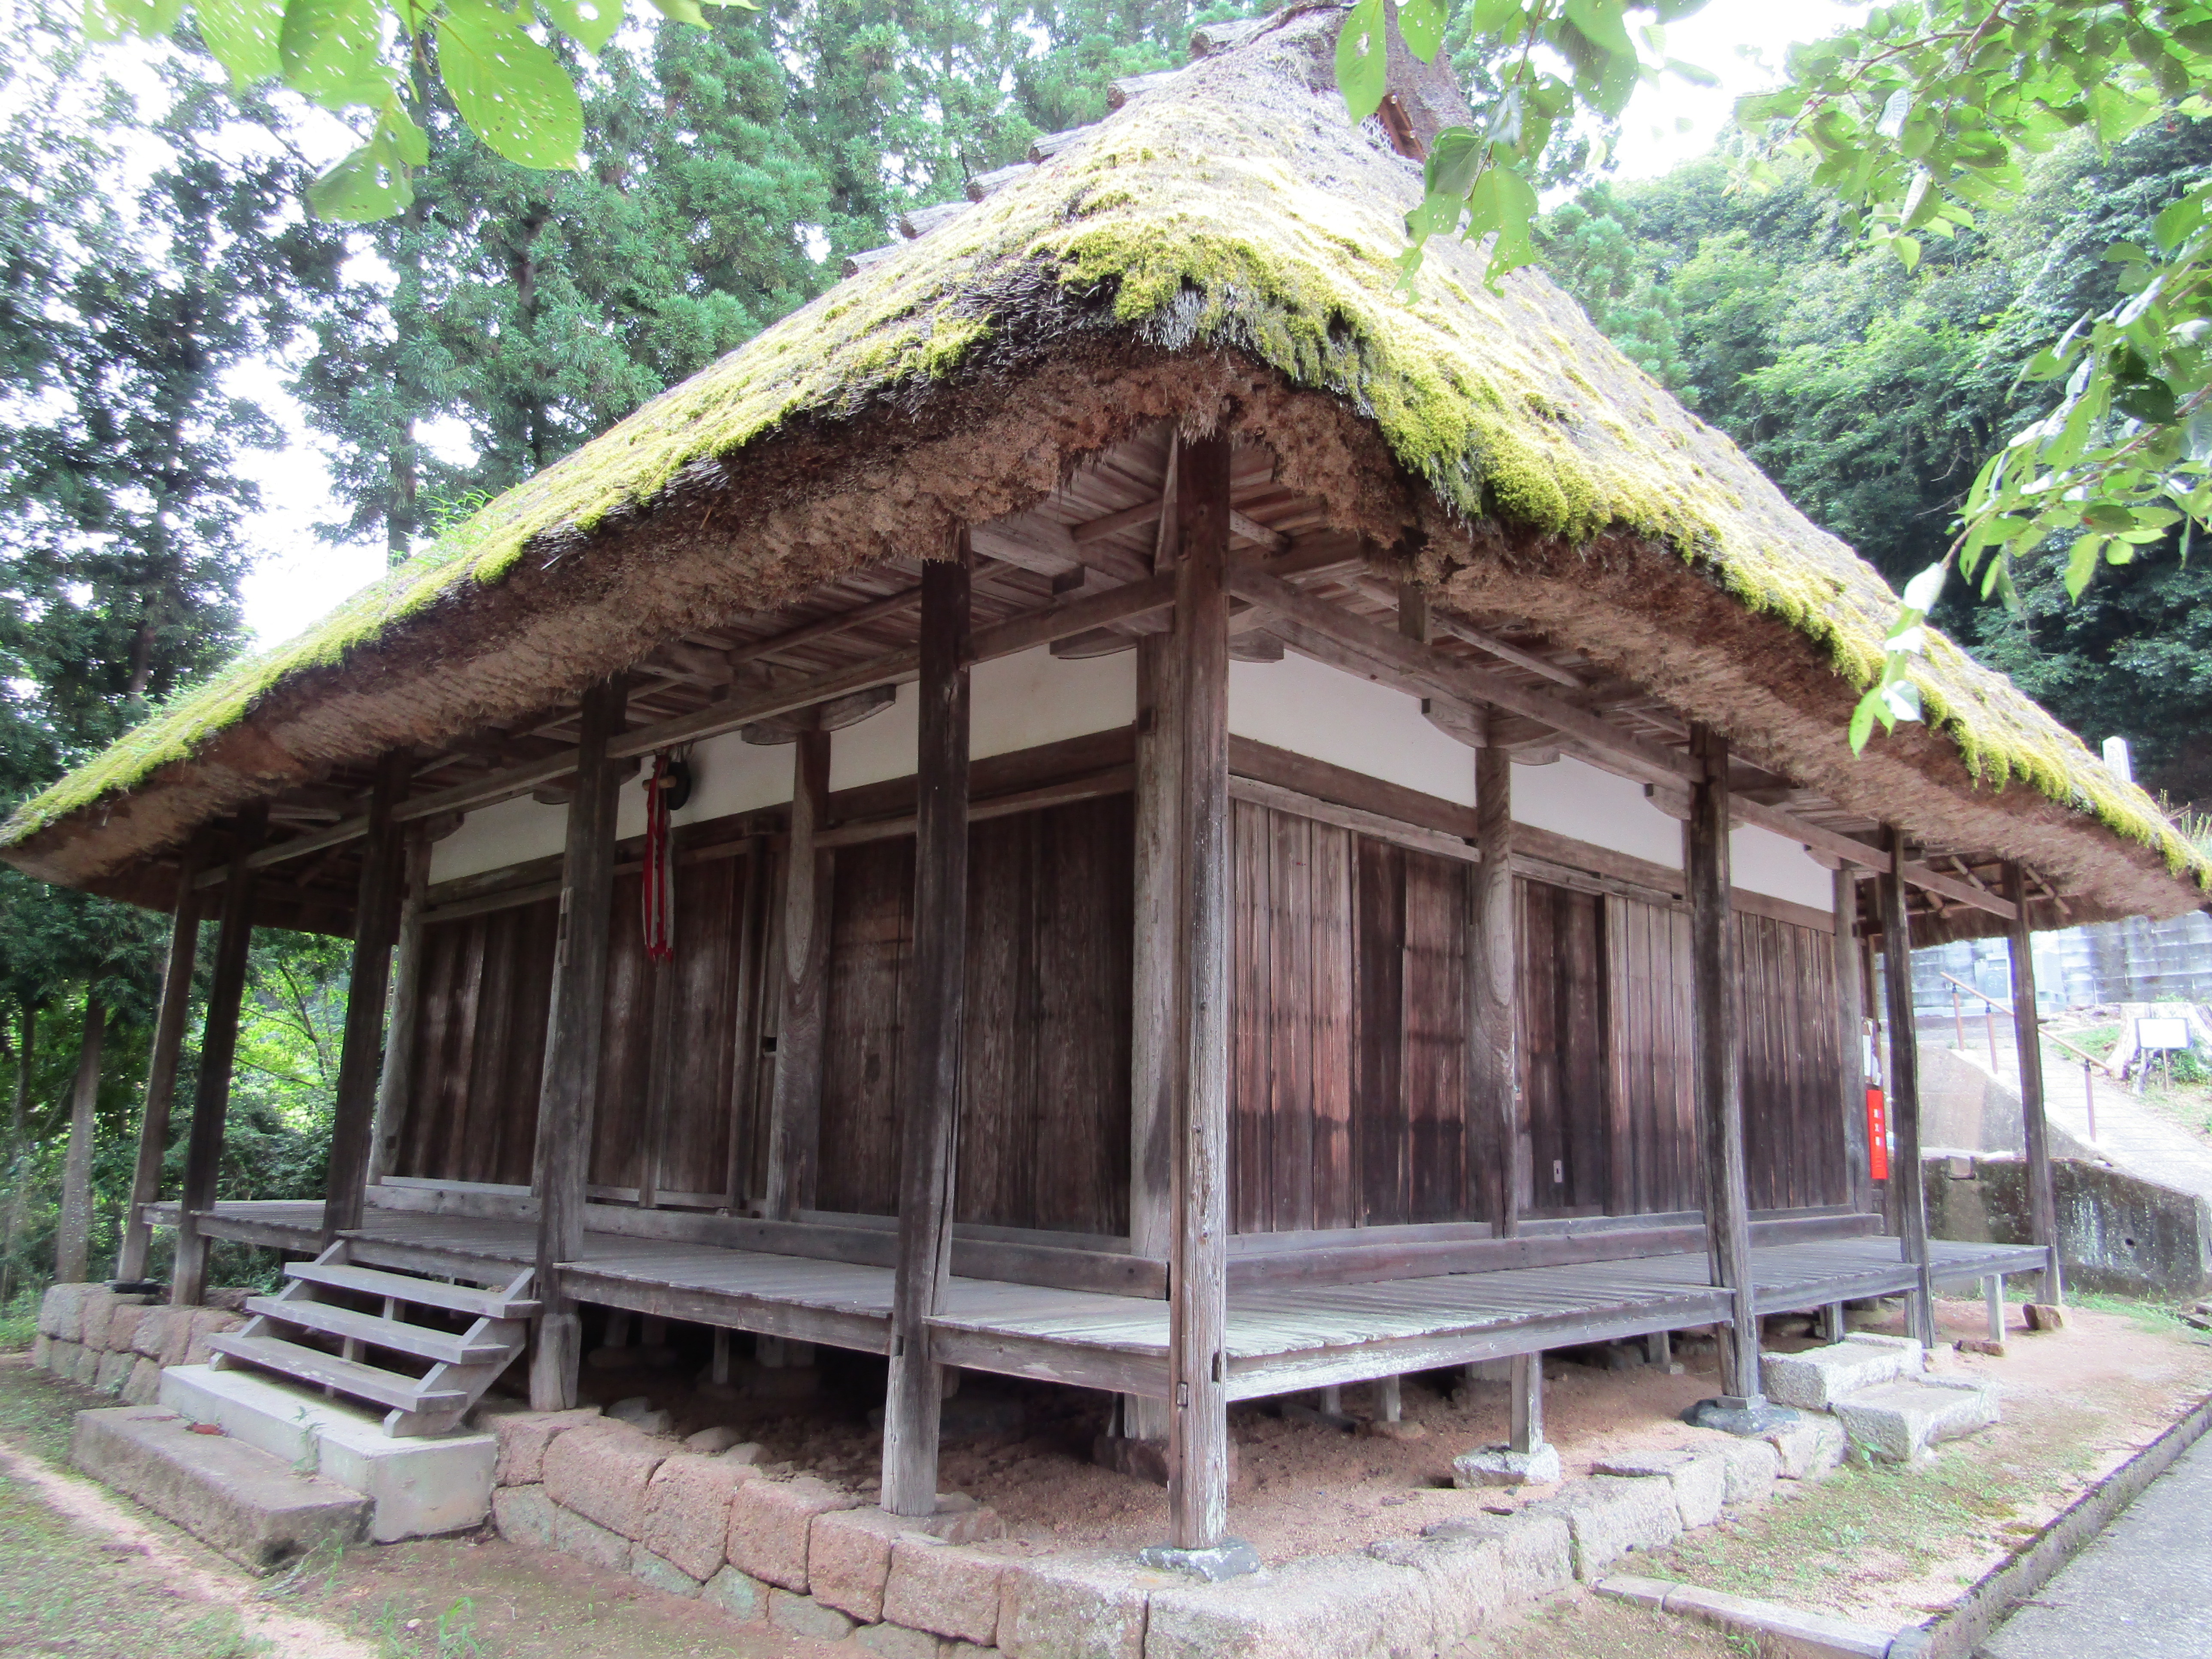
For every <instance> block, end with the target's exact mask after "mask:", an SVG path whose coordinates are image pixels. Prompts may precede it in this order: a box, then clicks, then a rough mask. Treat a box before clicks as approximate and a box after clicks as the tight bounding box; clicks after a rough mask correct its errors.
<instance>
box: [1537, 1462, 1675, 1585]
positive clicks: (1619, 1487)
mask: <svg viewBox="0 0 2212 1659" xmlns="http://www.w3.org/2000/svg"><path fill="white" fill-rule="evenodd" d="M1526 1512H1533V1513H1534V1514H1537V1515H1550V1516H1558V1517H1559V1519H1561V1520H1563V1521H1565V1522H1566V1523H1567V1528H1568V1533H1569V1536H1570V1537H1571V1540H1572V1543H1573V1563H1574V1573H1575V1577H1577V1578H1578V1579H1580V1580H1581V1581H1582V1582H1583V1583H1585V1584H1587V1583H1594V1582H1595V1580H1597V1579H1599V1578H1601V1577H1604V1576H1605V1571H1606V1569H1607V1567H1609V1566H1611V1565H1613V1563H1614V1562H1615V1561H1617V1560H1619V1559H1620V1558H1621V1557H1622V1556H1624V1555H1626V1554H1627V1553H1630V1552H1631V1551H1632V1550H1654V1549H1660V1548H1663V1547H1665V1546H1667V1545H1668V1544H1671V1543H1673V1542H1674V1541H1675V1540H1676V1539H1677V1538H1679V1537H1680V1536H1681V1535H1682V1514H1681V1511H1680V1510H1679V1509H1677V1508H1676V1507H1675V1505H1674V1485H1673V1483H1672V1482H1671V1481H1668V1480H1650V1479H1624V1478H1623V1477H1621V1476H1619V1475H1610V1474H1599V1475H1592V1476H1591V1477H1590V1478H1589V1479H1588V1480H1571V1481H1569V1482H1568V1483H1567V1484H1566V1485H1565V1486H1562V1487H1561V1488H1560V1489H1559V1492H1557V1493H1556V1494H1554V1495H1553V1496H1552V1497H1550V1498H1540V1499H1538V1500H1537V1501H1536V1502H1535V1503H1534V1504H1529V1505H1528V1510H1527V1511H1526Z"/></svg>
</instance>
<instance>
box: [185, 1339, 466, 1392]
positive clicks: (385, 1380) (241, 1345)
mask: <svg viewBox="0 0 2212 1659" xmlns="http://www.w3.org/2000/svg"><path fill="white" fill-rule="evenodd" d="M208 1346H210V1347H211V1348H213V1349H214V1350H215V1351H216V1352H217V1353H222V1354H228V1355H229V1356H230V1357H231V1358H234V1359H243V1360H245V1361H246V1362H247V1363H248V1364H255V1365H258V1366H260V1367H261V1368H262V1370H270V1371H276V1372H277V1373H278V1374H279V1375H281V1376H289V1377H293V1378H295V1379H296V1380H297V1381H299V1382H301V1383H314V1384H316V1385H317V1386H318V1387H324V1386H327V1387H330V1388H333V1389H337V1391H338V1392H339V1393H340V1394H349V1395H353V1396H355V1397H356V1399H360V1400H374V1401H375V1402H376V1403H377V1404H378V1405H380V1406H389V1407H392V1408H393V1409H394V1410H396V1411H404V1412H435V1411H459V1410H460V1409H461V1408H463V1407H465V1406H466V1405H467V1404H468V1403H469V1395H468V1391H467V1390H466V1389H446V1388H441V1389H432V1390H430V1391H428V1392H427V1393H426V1392H424V1390H423V1389H422V1384H421V1383H418V1382H417V1381H416V1379H415V1378H413V1377H411V1376H400V1375H399V1374H398V1372H397V1371H386V1370H378V1369H377V1368H376V1367H375V1366H374V1365H363V1364H360V1363H358V1362H357V1361H355V1360H351V1359H340V1358H337V1356H336V1355H335V1354H327V1353H325V1352H322V1351H321V1350H320V1349H318V1348H305V1347H301V1346H300V1345H299V1344H298V1343H296V1342H286V1341H283V1340H281V1339H279V1338H276V1337H273V1336H240V1335H239V1334H237V1333H236V1332H235V1331H222V1332H217V1333H216V1334H212V1335H210V1337H209V1338H208Z"/></svg>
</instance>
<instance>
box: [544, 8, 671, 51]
mask: <svg viewBox="0 0 2212 1659" xmlns="http://www.w3.org/2000/svg"><path fill="white" fill-rule="evenodd" d="M538 9H540V10H542V11H543V12H544V14H545V18H546V21H548V22H550V23H551V24H552V25H553V27H555V28H556V29H558V30H560V31H561V33H563V34H565V35H567V36H568V38H569V39H570V40H574V42H575V43H576V44H577V45H578V46H581V47H582V48H583V49H584V50H585V51H586V52H590V53H591V54H592V57H594V58H596V57H598V56H599V53H601V52H604V51H605V50H606V45H607V42H608V41H610V40H613V39H614V36H615V31H616V30H617V29H618V28H620V27H622V19H623V6H622V0H538ZM700 21H702V22H704V21H706V20H705V19H703V18H702V19H701V20H700Z"/></svg>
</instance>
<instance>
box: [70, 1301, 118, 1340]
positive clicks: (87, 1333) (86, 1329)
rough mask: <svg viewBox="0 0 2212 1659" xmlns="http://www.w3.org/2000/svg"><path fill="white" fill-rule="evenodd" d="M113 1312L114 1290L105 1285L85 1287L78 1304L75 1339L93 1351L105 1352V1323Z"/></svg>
mask: <svg viewBox="0 0 2212 1659" xmlns="http://www.w3.org/2000/svg"><path fill="white" fill-rule="evenodd" d="M114 1312H115V1292H114V1291H111V1290H109V1289H108V1288H107V1286H106V1285H88V1286H86V1288H85V1292H84V1301H83V1303H82V1304H81V1305H80V1308H79V1311H78V1315H77V1319H78V1330H77V1336H76V1340H78V1341H80V1342H82V1343H83V1344H84V1346H86V1347H88V1348H90V1349H91V1350H92V1351H93V1352H94V1353H106V1352H107V1324H108V1321H109V1319H110V1318H111V1317H112V1316H113V1315H114Z"/></svg>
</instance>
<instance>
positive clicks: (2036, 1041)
mask: <svg viewBox="0 0 2212 1659" xmlns="http://www.w3.org/2000/svg"><path fill="white" fill-rule="evenodd" d="M2004 893H2005V896H2006V897H2007V898H2008V899H2010V900H2011V901H2012V902H2013V904H2014V906H2015V910H2016V914H2015V915H2014V917H2013V921H2012V925H2011V928H2010V931H2009V932H2008V934H2007V935H2006V945H2007V947H2008V951H2009V952H2010V954H2011V957H2012V1030H2013V1041H2014V1042H2015V1044H2017V1045H2018V1047H2019V1049H2020V1111H2021V1127H2022V1129H2023V1131H2024V1132H2025V1135H2026V1146H2027V1230H2028V1237H2029V1238H2030V1239H2031V1240H2033V1242H2034V1243H2038V1244H2040V1245H2042V1246H2043V1247H2044V1249H2046V1250H2048V1251H2050V1252H2051V1258H2050V1263H2049V1265H2048V1266H2046V1267H2045V1268H2044V1270H2043V1299H2044V1301H2045V1303H2047V1304H2051V1306H2054V1307H2055V1306H2057V1304H2059V1302H2060V1301H2062V1300H2063V1297H2064V1296H2065V1285H2064V1283H2063V1276H2062V1275H2061V1273H2060V1272H2059V1267H2058V1200H2057V1194H2056V1193H2055V1192H2054V1191H2053V1190H2052V1188H2051V1126H2050V1124H2049V1123H2048V1122H2046V1121H2045V1118H2044V1114H2043V1033H2042V1030H2041V1023H2040V1021H2039V1018H2038V1016H2037V1013H2036V1002H2035V937H2034V934H2033V933H2032V932H2031V931H2030V927H2029V923H2028V915H2027V878H2026V875H2025V873H2024V872H2022V871H2021V867H2020V866H2019V864H2018V863H2016V862H2011V861H2008V862H2007V863H2006V865H2005V867H2004ZM1994 1063H1995V1057H1994V1055H1993V1056H1992V1066H1994ZM2082 1088H2083V1091H2084V1092H2085V1093H2086V1092H2087V1088H2088V1071H2087V1066H2084V1067H2083V1070H2082Z"/></svg>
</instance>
